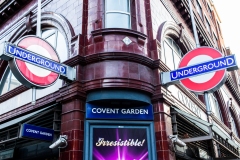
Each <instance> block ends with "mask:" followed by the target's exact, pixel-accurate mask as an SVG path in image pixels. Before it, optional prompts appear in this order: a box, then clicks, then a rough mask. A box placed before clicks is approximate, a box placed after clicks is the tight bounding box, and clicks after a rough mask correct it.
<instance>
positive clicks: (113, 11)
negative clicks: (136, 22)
mask: <svg viewBox="0 0 240 160" xmlns="http://www.w3.org/2000/svg"><path fill="white" fill-rule="evenodd" d="M106 1H107V0H105V1H104V3H105V4H104V17H105V18H104V28H110V27H107V14H109V13H110V14H111V13H118V14H124V15H128V16H129V20H128V21H129V22H128V24H129V25H128V28H126V29H131V28H132V27H131V26H132V24H131V5H130V0H128V9H129V12H122V11H117V10H112V11H107V2H106ZM114 28H116V27H114ZM119 28H122V27H119Z"/></svg>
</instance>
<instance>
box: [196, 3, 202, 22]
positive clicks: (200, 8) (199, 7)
mask: <svg viewBox="0 0 240 160" xmlns="http://www.w3.org/2000/svg"><path fill="white" fill-rule="evenodd" d="M197 12H198V14H199V16H200V17H201V18H203V14H202V7H201V5H200V2H199V1H198V0H197Z"/></svg>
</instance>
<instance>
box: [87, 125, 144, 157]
mask: <svg viewBox="0 0 240 160" xmlns="http://www.w3.org/2000/svg"><path fill="white" fill-rule="evenodd" d="M92 136H93V137H92V138H93V141H92V156H93V157H92V160H148V159H149V155H148V154H149V153H148V152H149V151H148V139H147V128H121V126H118V127H117V126H116V127H113V126H112V127H111V128H95V127H94V128H92Z"/></svg>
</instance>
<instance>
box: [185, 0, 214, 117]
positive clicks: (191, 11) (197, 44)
mask: <svg viewBox="0 0 240 160" xmlns="http://www.w3.org/2000/svg"><path fill="white" fill-rule="evenodd" d="M188 4H189V10H190V16H191V22H192V28H193V35H194V39H195V42H196V48H198V47H200V43H199V39H198V34H197V28H196V24H195V19H194V15H193V10H192V3H191V0H188ZM204 99H205V102H206V110H207V115H210V114H211V107H210V105H209V98H208V93H206V92H205V93H204Z"/></svg>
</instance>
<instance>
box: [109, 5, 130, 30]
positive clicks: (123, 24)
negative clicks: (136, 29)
mask: <svg viewBox="0 0 240 160" xmlns="http://www.w3.org/2000/svg"><path fill="white" fill-rule="evenodd" d="M129 1H130V0H105V28H131V27H130V26H131V24H130V2H129Z"/></svg>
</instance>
